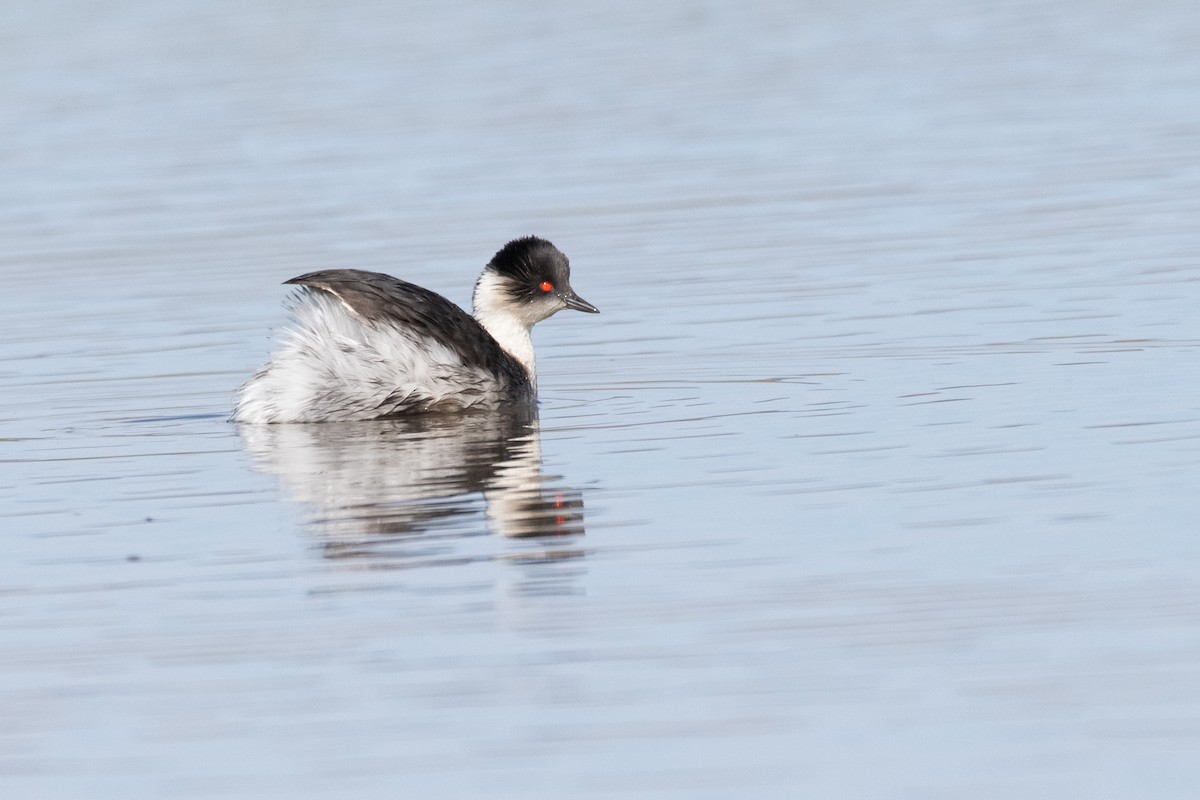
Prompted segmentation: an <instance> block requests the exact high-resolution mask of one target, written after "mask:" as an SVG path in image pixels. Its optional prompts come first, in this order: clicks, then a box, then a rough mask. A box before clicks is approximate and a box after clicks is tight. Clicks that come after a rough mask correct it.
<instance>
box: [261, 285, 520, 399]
mask: <svg viewBox="0 0 1200 800" xmlns="http://www.w3.org/2000/svg"><path fill="white" fill-rule="evenodd" d="M284 283H287V284H294V285H297V286H304V287H306V288H309V289H315V290H318V291H323V292H328V293H329V294H331V295H333V296H334V297H336V298H337V299H338V300H340V301H341V302H342V304H343V305H345V306H346V307H347V308H348V309H349V310H350V311H351V312H353V313H354V314H356V315H358V316H359V317H361V318H362V319H364V320H366V321H367V322H369V323H370V324H372V325H374V326H389V325H390V326H395V327H399V328H403V329H406V330H408V331H411V332H412V334H414V335H415V336H416V337H419V338H426V339H429V340H432V341H435V342H437V343H439V344H441V345H442V346H444V347H446V348H447V349H449V350H450V351H452V352H454V353H456V354H457V355H458V356H459V357H460V358H461V359H462V362H463V365H464V366H468V367H473V368H477V369H482V370H487V371H488V372H490V373H492V374H493V375H496V376H497V377H498V378H499V379H501V380H504V381H507V382H510V385H511V386H513V387H514V388H522V387H524V386H528V385H529V376H528V374H527V373H526V372H525V368H524V367H522V366H521V365H520V364H519V363H517V361H516V359H514V358H513V357H512V356H510V355H509V354H508V353H506V352H504V350H503V349H502V348H501V347H500V345H499V344H497V342H496V340H495V339H493V338H492V335H491V334H490V333H488V332H487V331H486V330H484V328H483V326H482V325H480V324H479V322H477V321H476V320H475V318H474V317H472V316H471V315H470V314H468V313H467V312H465V311H463V310H462V309H461V308H459V307H458V306H456V305H455V304H454V303H451V302H450V301H449V300H447V299H446V298H444V297H442V296H441V295H440V294H437V293H436V292H431V291H429V290H428V289H425V288H422V287H420V286H417V285H415V284H412V283H408V282H407V281H402V280H400V279H399V278H393V277H392V276H391V275H384V274H383V273H379V272H366V271H364V270H358V269H329V270H322V271H320V272H309V273H307V274H305V275H300V276H298V277H295V278H292V279H291V280H289V281H284Z"/></svg>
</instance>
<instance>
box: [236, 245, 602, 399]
mask: <svg viewBox="0 0 1200 800" xmlns="http://www.w3.org/2000/svg"><path fill="white" fill-rule="evenodd" d="M570 277H571V267H570V264H569V263H568V262H567V257H566V256H565V255H563V254H562V253H561V252H560V251H559V249H558V248H557V247H555V246H554V245H552V244H551V243H550V242H548V241H546V240H545V239H539V238H537V237H536V236H527V237H525V238H522V239H514V240H513V241H511V242H509V243H508V244H506V245H504V247H502V248H501V249H500V251H499V252H498V253H496V255H495V256H493V257H492V260H491V261H490V262H488V265H487V266H486V267H485V268H484V270H483V274H481V275H480V276H479V280H478V281H476V283H475V292H474V295H473V298H472V303H473V307H474V316H473V317H472V316H470V315H469V314H467V313H466V312H465V311H463V310H462V309H461V308H459V307H458V306H456V305H455V304H454V303H452V302H450V301H449V300H447V299H446V298H444V297H442V296H441V295H439V294H437V293H435V292H431V291H429V290H428V289H423V288H421V287H420V286H415V285H413V284H411V283H407V282H405V281H402V280H399V279H398V278H393V277H391V276H390V275H383V274H381V273H378V272H364V271H362V270H356V269H332V270H323V271H321V272H310V273H308V274H306V275H301V276H299V277H298V278H292V279H291V280H290V281H286V282H285V283H288V284H295V285H297V286H299V287H301V293H300V295H299V296H298V297H297V298H296V300H295V301H294V302H293V304H292V311H293V313H294V316H295V323H294V325H293V326H292V327H290V328H288V329H287V330H285V332H284V336H283V344H282V347H281V348H280V349H279V350H278V352H276V353H275V354H274V356H272V358H271V360H270V361H269V362H268V363H267V365H266V366H265V367H263V368H262V369H261V370H259V371H258V372H257V373H256V374H255V375H254V377H252V378H251V379H250V380H249V381H247V382H246V384H245V385H243V386H242V387H241V388H240V389H239V390H238V402H237V408H236V410H235V411H234V414H233V420H234V421H235V422H329V421H335V420H363V419H376V418H379V417H390V416H396V415H400V414H408V413H415V412H422V411H442V410H447V411H450V410H460V409H467V408H496V407H498V406H501V405H505V404H509V403H533V402H534V401H535V400H536V397H537V374H536V372H535V369H534V358H533V341H532V339H531V338H530V329H531V328H532V327H533V326H534V325H535V324H536V323H538V322H541V321H542V320H544V319H546V318H547V317H549V316H550V315H552V314H554V313H556V312H558V311H560V310H562V309H564V308H573V309H575V310H576V311H586V312H589V313H592V314H596V313H599V309H597V308H596V307H595V306H593V305H592V304H591V303H589V302H587V301H586V300H584V299H583V298H581V297H579V295H577V294H575V292H574V290H572V289H571V282H570Z"/></svg>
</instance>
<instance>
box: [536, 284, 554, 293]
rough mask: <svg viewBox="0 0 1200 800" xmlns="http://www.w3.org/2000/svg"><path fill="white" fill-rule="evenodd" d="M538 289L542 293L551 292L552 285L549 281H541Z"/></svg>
mask: <svg viewBox="0 0 1200 800" xmlns="http://www.w3.org/2000/svg"><path fill="white" fill-rule="evenodd" d="M538 288H539V289H541V290H542V291H543V292H553V291H554V284H553V283H551V282H550V281H542V285H541V286H539V287H538Z"/></svg>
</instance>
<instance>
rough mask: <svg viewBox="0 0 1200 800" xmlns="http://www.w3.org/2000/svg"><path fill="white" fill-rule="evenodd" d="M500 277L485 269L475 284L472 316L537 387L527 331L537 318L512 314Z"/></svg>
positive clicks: (531, 342)
mask: <svg viewBox="0 0 1200 800" xmlns="http://www.w3.org/2000/svg"><path fill="white" fill-rule="evenodd" d="M500 280H501V279H500V278H499V277H498V276H497V275H496V274H495V273H494V272H492V271H491V270H485V271H484V273H483V275H481V276H479V282H478V283H476V284H475V297H474V299H473V304H474V308H475V319H476V320H478V321H479V324H480V325H482V326H483V328H484V330H486V331H487V332H488V333H490V334H491V335H492V338H493V339H495V340H496V342H497V343H498V344H499V345H500V347H501V348H503V349H504V352H506V353H508V354H509V355H510V356H512V357H513V358H515V359H516V360H517V362H518V363H520V364H521V366H523V367H525V369H526V371H528V372H529V381H530V383H532V384H533V385H534V387H536V386H537V368H536V366H535V364H534V359H533V339H532V337H530V335H529V333H530V330H531V329H532V328H533V323H534V322H536V321H537V320H532V321H531V320H528V319H525V318H523V317H522V316H521V315H520V314H519V313H516V312H515V311H514V309H513V308H512V307H511V304H507V303H506V302H505V297H504V295H503V293H502V292H501V290H500V287H499V285H498V284H499V282H500Z"/></svg>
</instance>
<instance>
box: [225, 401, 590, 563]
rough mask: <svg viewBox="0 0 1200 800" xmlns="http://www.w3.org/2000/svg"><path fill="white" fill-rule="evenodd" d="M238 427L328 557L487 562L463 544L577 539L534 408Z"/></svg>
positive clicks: (555, 555)
mask: <svg viewBox="0 0 1200 800" xmlns="http://www.w3.org/2000/svg"><path fill="white" fill-rule="evenodd" d="M239 431H240V433H241V436H242V438H243V441H244V442H245V443H246V447H247V449H248V450H249V451H250V452H251V453H252V454H253V455H254V457H255V460H256V462H257V464H258V467H259V468H260V469H261V470H262V471H265V472H269V473H273V474H276V475H279V476H280V477H281V479H282V480H283V484H284V487H285V490H286V492H287V493H288V496H289V499H292V500H295V501H299V502H301V503H303V504H304V505H305V506H306V507H307V509H308V517H309V519H308V522H309V526H310V527H311V528H312V529H313V530H315V531H316V532H318V533H319V534H320V536H321V547H322V552H323V555H324V556H325V557H326V558H331V559H370V560H371V563H372V566H415V565H417V564H444V563H455V562H462V561H472V560H479V559H481V558H495V557H497V556H496V554H495V553H494V552H492V553H490V554H489V553H482V554H481V553H479V552H477V551H478V548H475V552H472V548H471V547H470V546H469V540H470V539H471V537H475V536H478V535H480V534H483V533H486V532H488V531H489V530H490V531H491V532H493V533H497V534H500V535H501V536H503V537H506V538H508V539H527V540H532V541H530V544H542V545H545V544H548V542H547V541H546V539H547V537H564V536H570V535H573V534H576V535H577V534H582V533H583V499H582V496H581V494H580V492H579V491H578V490H575V489H569V488H562V487H557V486H554V485H552V483H553V482H554V481H556V480H557V479H556V478H554V477H550V476H546V475H543V474H542V455H541V439H540V434H539V429H538V421H537V417H536V414H534V413H528V412H527V413H518V412H513V411H507V410H506V411H490V412H478V413H467V414H454V415H449V414H446V415H436V414H429V415H420V416H411V417H405V418H397V419H390V420H374V421H370V422H336V423H323V424H308V425H242V426H239ZM481 499H482V503H481ZM481 506H482V508H481ZM481 511H482V513H481ZM557 541H559V542H560V544H561V543H562V541H563V540H562V539H561V538H560V539H558V540H557ZM556 547H557V546H556ZM493 551H494V548H493ZM578 555H579V552H577V551H572V550H569V549H555V548H554V547H551V548H547V547H540V548H538V549H536V550H532V551H531V550H529V549H525V550H522V551H520V552H517V553H512V554H508V555H502V556H500V557H505V558H512V559H514V560H519V561H522V562H527V561H529V560H542V559H555V560H557V559H562V558H571V557H576V556H578Z"/></svg>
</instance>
